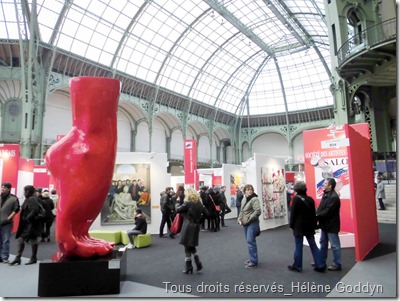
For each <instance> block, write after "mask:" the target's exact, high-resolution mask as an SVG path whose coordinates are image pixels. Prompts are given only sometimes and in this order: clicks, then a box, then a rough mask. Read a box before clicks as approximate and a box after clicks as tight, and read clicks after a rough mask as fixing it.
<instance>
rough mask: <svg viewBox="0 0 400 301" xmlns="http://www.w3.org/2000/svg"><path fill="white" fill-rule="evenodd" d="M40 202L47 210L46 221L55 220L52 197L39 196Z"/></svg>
mask: <svg viewBox="0 0 400 301" xmlns="http://www.w3.org/2000/svg"><path fill="white" fill-rule="evenodd" d="M38 201H39V203H40V204H41V205H42V206H43V208H44V210H45V211H46V216H45V218H44V219H43V221H44V222H50V221H53V220H54V214H53V209H54V203H53V200H52V199H50V197H42V198H41V199H40V198H38Z"/></svg>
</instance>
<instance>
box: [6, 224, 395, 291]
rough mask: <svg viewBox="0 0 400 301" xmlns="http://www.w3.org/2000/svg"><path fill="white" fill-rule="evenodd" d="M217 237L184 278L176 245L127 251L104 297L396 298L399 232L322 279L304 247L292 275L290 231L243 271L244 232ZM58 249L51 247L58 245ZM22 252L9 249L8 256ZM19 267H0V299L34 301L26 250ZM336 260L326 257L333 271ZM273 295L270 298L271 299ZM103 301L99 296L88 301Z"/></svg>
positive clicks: (272, 238) (270, 241)
mask: <svg viewBox="0 0 400 301" xmlns="http://www.w3.org/2000/svg"><path fill="white" fill-rule="evenodd" d="M227 225H228V227H226V228H222V230H221V231H219V232H216V233H214V232H201V235H200V246H199V247H198V254H199V255H200V257H201V259H202V262H203V265H204V268H203V271H202V272H201V273H196V272H195V273H194V274H193V275H184V274H182V273H181V271H182V269H183V265H184V252H183V246H182V245H180V244H179V237H177V239H169V238H159V237H158V235H153V236H152V240H153V243H152V245H151V246H150V247H149V248H143V249H133V250H126V252H128V254H127V255H128V256H127V264H128V266H127V279H126V281H124V282H123V283H122V287H121V293H120V294H118V295H103V296H101V297H110V298H117V297H137V298H144V297H192V296H193V297H196V296H197V297H206V298H219V297H240V298H262V297H272V298H279V297H283V298H291V297H296V298H302V297H307V298H323V297H335V298H341V297H346V298H348V297H389V298H390V297H392V298H395V297H397V252H396V248H397V225H393V224H379V234H380V243H379V245H378V246H376V247H375V248H374V250H372V251H371V252H370V254H369V255H368V256H367V258H366V259H365V260H364V261H361V262H356V261H355V254H354V248H346V249H343V253H342V257H343V259H342V260H343V269H342V271H339V272H332V271H327V272H325V273H317V272H314V271H313V270H312V267H311V266H310V262H311V261H312V256H311V254H310V251H309V248H308V247H307V246H304V251H303V272H301V273H297V272H292V271H289V270H288V269H287V265H289V264H291V263H292V260H293V259H292V258H293V250H294V241H293V236H292V234H291V230H290V229H289V228H288V227H287V226H282V227H279V228H276V229H271V230H267V231H263V232H262V233H261V235H260V236H259V237H258V239H257V246H258V256H259V265H258V267H256V268H253V269H246V268H244V263H243V262H244V261H245V260H246V259H247V247H246V244H245V241H244V234H243V230H242V227H241V226H239V225H237V224H236V223H235V221H234V220H228V221H227ZM53 241H54V239H53ZM16 248H17V243H16V239H15V237H14V236H13V237H12V241H11V253H14V252H15V250H16ZM56 251H57V248H56V246H55V244H54V242H46V243H40V245H39V252H38V258H39V260H46V259H49V258H50V256H51V255H52V254H53V253H54V252H56ZM23 255H24V256H25V257H24V258H23V262H22V264H21V265H19V266H9V265H7V264H4V263H1V264H0V275H1V276H2V277H1V281H0V287H1V289H0V292H1V293H0V294H1V296H2V297H24V298H25V297H36V296H37V292H38V274H39V264H34V265H28V266H26V265H24V263H25V262H27V261H28V258H29V256H30V247H29V246H27V247H26V249H25V252H24V254H23ZM331 257H332V254H331V252H329V255H328V264H330V262H331V261H330V260H331ZM13 258H14V255H12V256H10V259H11V260H12V259H13ZM267 291H268V292H267ZM85 297H99V296H85Z"/></svg>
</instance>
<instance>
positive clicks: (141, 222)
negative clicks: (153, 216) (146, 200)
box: [126, 208, 147, 249]
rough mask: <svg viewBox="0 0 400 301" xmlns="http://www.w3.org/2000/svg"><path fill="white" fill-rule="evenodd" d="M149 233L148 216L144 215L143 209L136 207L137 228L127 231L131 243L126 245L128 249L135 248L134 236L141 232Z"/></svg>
mask: <svg viewBox="0 0 400 301" xmlns="http://www.w3.org/2000/svg"><path fill="white" fill-rule="evenodd" d="M146 233H147V221H146V217H145V216H144V214H143V212H142V209H140V208H138V209H136V216H135V228H133V229H132V230H129V231H127V234H128V237H129V241H130V243H129V244H128V245H127V246H126V247H127V249H133V245H134V243H133V237H134V236H136V235H139V234H146Z"/></svg>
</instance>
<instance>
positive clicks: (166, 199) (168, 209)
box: [160, 191, 173, 214]
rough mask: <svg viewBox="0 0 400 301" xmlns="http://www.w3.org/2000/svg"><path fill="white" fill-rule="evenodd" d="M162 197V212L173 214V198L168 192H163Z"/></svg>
mask: <svg viewBox="0 0 400 301" xmlns="http://www.w3.org/2000/svg"><path fill="white" fill-rule="evenodd" d="M160 196H161V198H160V210H161V212H162V214H171V213H172V211H173V205H172V202H171V196H170V195H169V194H168V193H167V192H166V191H163V192H161V193H160ZM171 205H172V206H171Z"/></svg>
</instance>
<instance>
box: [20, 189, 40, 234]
mask: <svg viewBox="0 0 400 301" xmlns="http://www.w3.org/2000/svg"><path fill="white" fill-rule="evenodd" d="M38 214H39V201H38V198H37V197H36V196H34V195H33V196H30V197H29V198H28V199H26V200H25V201H24V203H23V204H22V206H21V217H20V220H19V224H18V230H17V234H16V235H15V238H19V237H21V238H22V239H23V240H24V241H28V240H29V239H35V238H37V237H38V236H40V235H41V234H42V222H41V220H39V219H37V216H38Z"/></svg>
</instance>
